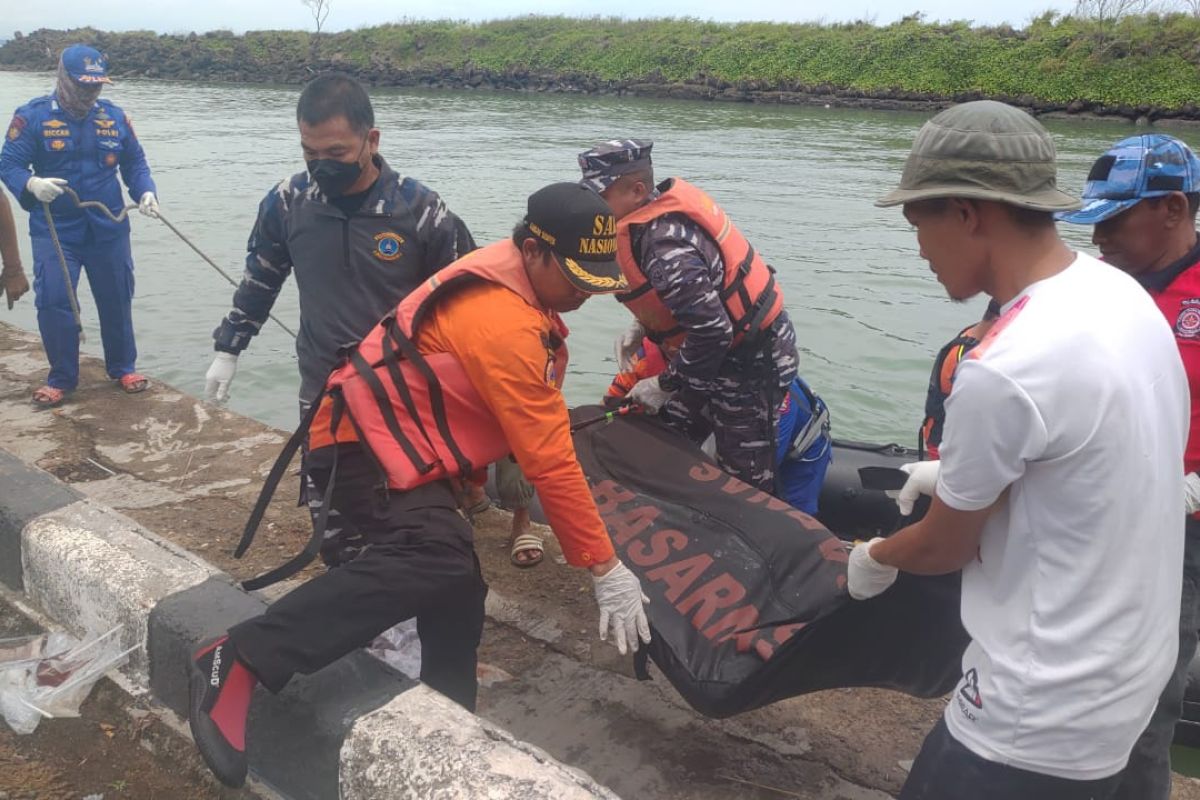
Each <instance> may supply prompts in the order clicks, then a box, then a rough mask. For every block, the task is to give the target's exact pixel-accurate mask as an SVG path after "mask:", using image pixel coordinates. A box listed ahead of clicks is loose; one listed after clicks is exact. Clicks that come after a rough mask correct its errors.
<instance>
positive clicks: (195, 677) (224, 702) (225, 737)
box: [188, 636, 258, 788]
mask: <svg viewBox="0 0 1200 800" xmlns="http://www.w3.org/2000/svg"><path fill="white" fill-rule="evenodd" d="M189 672H190V679H189V686H190V689H191V714H190V715H189V717H188V724H189V725H190V726H191V728H192V738H193V739H195V740H196V747H198V748H199V749H200V755H201V756H203V757H204V762H205V763H206V764H208V768H209V769H211V770H212V771H213V774H214V775H216V776H217V778H218V779H219V780H220V781H221V783H223V784H225V785H226V786H232V787H235V788H236V787H238V786H241V785H242V784H244V783H245V782H246V716H247V715H248V714H249V712H250V698H251V697H252V696H253V695H254V687H255V685H257V684H258V678H256V677H254V674H253V673H252V672H250V670H249V669H247V667H246V665H245V664H244V663H242V662H241V661H240V660H238V657H237V651H236V650H235V649H234V647H233V642H231V641H230V640H229V637H228V636H220V637H218V638H216V639H214V640H213V641H211V642H208V643H207V644H205V645H204V646H202V647H201V648H200V649H199V650H197V651H196V653H195V655H193V656H192V661H191V666H190V668H189Z"/></svg>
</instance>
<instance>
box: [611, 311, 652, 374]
mask: <svg viewBox="0 0 1200 800" xmlns="http://www.w3.org/2000/svg"><path fill="white" fill-rule="evenodd" d="M644 338H646V330H645V328H643V327H642V324H641V323H640V322H638V321H637V320H634V322H633V324H632V325H630V326H629V329H628V330H626V331H625V332H624V333H622V334H621V335H620V336H618V337H617V340H616V341H615V342H614V343H613V353H614V355H616V357H617V372H628V371H629V370H631V369H633V357H634V356H635V355H637V351H638V348H639V347H641V346H642V339H644Z"/></svg>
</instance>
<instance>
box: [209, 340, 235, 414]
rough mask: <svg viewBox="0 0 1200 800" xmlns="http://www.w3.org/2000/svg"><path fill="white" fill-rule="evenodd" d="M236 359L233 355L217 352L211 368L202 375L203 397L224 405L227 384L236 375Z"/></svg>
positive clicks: (226, 397)
mask: <svg viewBox="0 0 1200 800" xmlns="http://www.w3.org/2000/svg"><path fill="white" fill-rule="evenodd" d="M237 360H238V357H237V356H235V355H234V354H233V353H225V352H218V353H217V356H216V358H214V359H213V362H212V366H210V367H209V368H208V372H206V373H204V396H205V397H207V398H208V399H209V400H212V401H215V402H218V403H224V402H225V401H226V400H228V399H229V384H231V383H233V376H234V375H236V374H237Z"/></svg>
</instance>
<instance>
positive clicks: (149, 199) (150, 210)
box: [138, 192, 158, 217]
mask: <svg viewBox="0 0 1200 800" xmlns="http://www.w3.org/2000/svg"><path fill="white" fill-rule="evenodd" d="M138 211H140V212H142V213H143V214H145V215H146V216H147V217H157V216H158V198H157V197H155V196H154V192H146V193H145V194H143V195H142V199H141V200H139V201H138Z"/></svg>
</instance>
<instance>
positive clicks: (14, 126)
mask: <svg viewBox="0 0 1200 800" xmlns="http://www.w3.org/2000/svg"><path fill="white" fill-rule="evenodd" d="M25 125H26V122H25V118H24V117H22V116H21V115H20V114H13V118H12V122H10V123H8V140H9V141H10V142H15V141H16V140H17V139H20V138H21V131H23V130H25Z"/></svg>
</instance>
